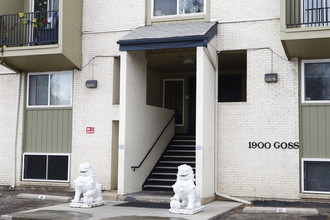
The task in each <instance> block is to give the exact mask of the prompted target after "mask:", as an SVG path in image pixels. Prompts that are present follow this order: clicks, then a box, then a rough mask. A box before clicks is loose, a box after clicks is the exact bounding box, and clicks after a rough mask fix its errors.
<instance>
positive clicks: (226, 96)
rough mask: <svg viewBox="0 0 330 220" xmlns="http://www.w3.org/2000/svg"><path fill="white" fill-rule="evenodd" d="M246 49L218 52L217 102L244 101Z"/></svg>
mask: <svg viewBox="0 0 330 220" xmlns="http://www.w3.org/2000/svg"><path fill="white" fill-rule="evenodd" d="M246 57H247V55H246V50H243V51H223V52H221V53H220V54H219V82H218V102H246V71H247V68H246Z"/></svg>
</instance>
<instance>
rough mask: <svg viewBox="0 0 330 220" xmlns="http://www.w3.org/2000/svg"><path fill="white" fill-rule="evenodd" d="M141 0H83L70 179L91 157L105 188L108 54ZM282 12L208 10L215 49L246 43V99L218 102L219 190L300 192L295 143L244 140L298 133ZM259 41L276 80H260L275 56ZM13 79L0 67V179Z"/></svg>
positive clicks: (293, 70)
mask: <svg viewBox="0 0 330 220" xmlns="http://www.w3.org/2000/svg"><path fill="white" fill-rule="evenodd" d="M145 2H146V1H144V0H138V1H136V0H128V1H120V0H113V1H108V0H106V1H104V0H84V4H83V7H84V8H83V13H84V14H83V29H82V31H83V36H82V37H83V42H82V44H83V45H82V46H83V47H82V48H83V49H82V50H83V51H82V54H83V57H82V60H83V69H82V70H81V71H75V73H74V88H73V140H72V145H73V146H72V161H71V180H72V181H73V180H74V179H75V178H76V177H77V175H78V166H79V164H80V163H81V162H84V161H89V162H91V163H92V164H93V165H94V168H95V172H96V179H97V181H98V182H99V183H100V184H102V188H103V189H108V190H109V189H110V185H111V168H110V166H111V139H112V137H111V136H112V130H111V129H112V120H113V117H115V116H116V117H117V118H118V106H116V108H113V106H112V86H113V82H112V80H113V57H114V56H119V55H120V53H119V47H118V45H117V41H118V40H119V39H120V38H121V37H122V36H124V35H125V34H126V33H128V32H129V30H132V29H134V28H136V27H137V26H139V25H141V24H143V23H144V22H145V8H146V6H145ZM279 16H280V2H279V1H278V0H267V1H265V0H256V1H238V0H231V1H228V0H217V1H211V16H210V17H211V18H212V19H217V20H218V21H219V22H220V23H219V25H218V35H217V36H216V37H217V44H216V47H217V49H218V51H223V50H238V49H247V51H248V53H247V56H248V62H247V102H244V103H219V104H218V114H217V116H218V121H217V122H218V132H217V137H218V146H217V149H218V150H217V153H218V190H219V191H220V192H221V193H224V194H229V195H232V196H250V197H268V198H298V196H299V150H292V149H291V150H289V149H286V150H282V149H274V148H271V149H269V150H265V149H249V148H248V143H249V142H250V141H257V142H259V141H262V142H270V143H274V142H275V141H280V142H298V141H299V133H298V132H299V130H298V128H299V127H298V126H299V115H298V110H299V109H298V64H297V62H289V61H285V60H284V59H285V58H286V56H285V53H284V51H283V47H282V45H281V42H280V38H279V33H280V26H279V25H280V21H279ZM258 20H259V21H258ZM262 48H271V49H272V50H273V51H274V52H276V53H277V54H278V55H279V56H278V55H276V54H273V72H276V73H278V74H279V81H278V82H277V83H275V84H267V83H265V82H264V74H265V73H269V72H270V71H271V58H272V56H271V51H270V50H269V49H262ZM99 56H103V57H99ZM283 58H284V59H283ZM6 71H7V70H3V69H0V72H6ZM89 79H95V80H98V88H97V89H87V88H86V87H85V85H84V84H85V81H86V80H89ZM24 80H25V79H24V78H23V81H22V85H24ZM17 83H18V75H0V111H1V114H0V124H1V128H0V142H1V143H2V144H1V145H0V154H1V155H6V157H1V160H0V185H10V184H11V181H12V174H11V170H12V158H13V155H12V152H13V151H12V146H13V144H14V138H13V135H14V130H15V121H16V100H17V87H18V85H17ZM23 94H25V88H24V86H22V88H21V105H20V108H21V111H20V121H19V135H18V139H17V140H18V145H17V159H16V161H17V180H19V179H20V175H21V165H22V164H21V153H22V149H21V146H22V136H23V135H22V126H23V118H22V117H23V111H22V110H23V107H24V104H25V96H24V95H23ZM89 126H91V127H95V134H93V135H92V134H86V127H89ZM212 165H213V164H212ZM8 170H9V171H10V172H8Z"/></svg>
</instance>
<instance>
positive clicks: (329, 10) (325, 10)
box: [286, 0, 330, 28]
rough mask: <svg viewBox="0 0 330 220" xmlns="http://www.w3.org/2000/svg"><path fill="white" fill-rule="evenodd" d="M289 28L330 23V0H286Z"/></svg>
mask: <svg viewBox="0 0 330 220" xmlns="http://www.w3.org/2000/svg"><path fill="white" fill-rule="evenodd" d="M286 25H287V28H296V27H320V26H328V25H330V0H286Z"/></svg>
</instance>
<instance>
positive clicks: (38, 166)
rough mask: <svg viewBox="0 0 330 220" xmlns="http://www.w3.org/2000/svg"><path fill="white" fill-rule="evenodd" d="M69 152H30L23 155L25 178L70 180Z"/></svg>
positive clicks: (56, 180)
mask: <svg viewBox="0 0 330 220" xmlns="http://www.w3.org/2000/svg"><path fill="white" fill-rule="evenodd" d="M69 164H70V155H69V154H32V153H31V154H30V153H25V154H24V156H23V180H30V181H53V182H69V167H70V166H69Z"/></svg>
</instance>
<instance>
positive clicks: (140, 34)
mask: <svg viewBox="0 0 330 220" xmlns="http://www.w3.org/2000/svg"><path fill="white" fill-rule="evenodd" d="M217 31H218V28H217V22H194V23H176V24H165V25H154V26H143V27H138V28H136V29H135V30H133V31H131V32H130V33H128V34H127V35H125V36H124V37H123V38H121V39H120V40H119V41H118V42H117V43H118V44H119V46H120V47H119V50H120V51H133V50H153V49H169V48H187V47H200V46H203V47H206V46H207V43H208V42H209V41H210V40H211V39H212V38H213V37H214V36H215V35H216V34H217Z"/></svg>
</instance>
